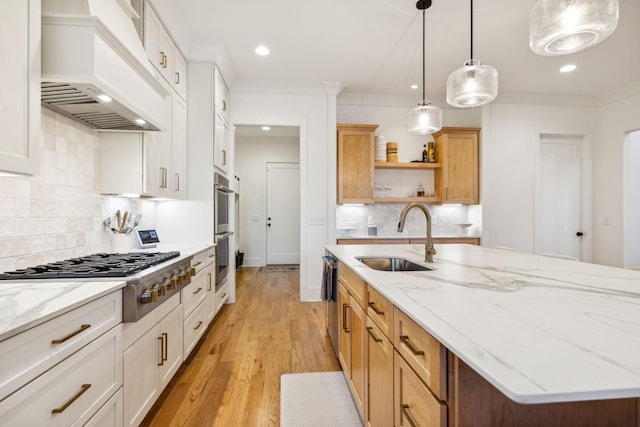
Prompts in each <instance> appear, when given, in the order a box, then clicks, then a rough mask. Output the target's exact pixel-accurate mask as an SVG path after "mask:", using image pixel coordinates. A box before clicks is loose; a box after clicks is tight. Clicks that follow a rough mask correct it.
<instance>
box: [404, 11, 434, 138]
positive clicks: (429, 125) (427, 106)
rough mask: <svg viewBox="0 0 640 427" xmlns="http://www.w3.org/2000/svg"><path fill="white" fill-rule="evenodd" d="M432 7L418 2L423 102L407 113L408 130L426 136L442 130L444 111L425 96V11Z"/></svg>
mask: <svg viewBox="0 0 640 427" xmlns="http://www.w3.org/2000/svg"><path fill="white" fill-rule="evenodd" d="M430 6H431V0H418V2H417V3H416V7H417V8H418V10H421V11H422V101H420V102H419V103H418V106H417V107H414V108H412V109H411V110H409V113H407V130H408V131H409V132H411V133H417V134H419V135H426V134H430V133H434V132H437V131H439V130H440V129H441V128H442V110H441V109H439V108H438V107H436V106H434V105H431V103H430V102H429V101H427V98H426V96H425V11H426V10H427V9H428V8H429V7H430Z"/></svg>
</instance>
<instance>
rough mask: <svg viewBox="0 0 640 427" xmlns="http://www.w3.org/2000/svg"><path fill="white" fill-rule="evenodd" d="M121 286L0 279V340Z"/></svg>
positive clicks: (113, 282) (108, 282)
mask: <svg viewBox="0 0 640 427" xmlns="http://www.w3.org/2000/svg"><path fill="white" fill-rule="evenodd" d="M124 286H125V282H123V281H78V280H75V281H64V280H42V281H25V280H1V281H0V341H4V340H6V339H8V338H11V337H12V336H14V335H17V334H19V333H20V332H24V331H26V330H27V329H30V328H33V327H34V326H37V325H39V324H41V323H44V322H46V321H48V320H51V319H53V318H54V317H57V316H60V315H61V314H64V313H66V312H68V311H71V310H73V309H75V308H77V307H80V306H81V305H84V304H87V303H88V302H91V301H93V300H95V299H98V298H100V297H101V296H103V295H107V294H109V293H111V292H115V291H117V290H119V289H122V288H123V287H124Z"/></svg>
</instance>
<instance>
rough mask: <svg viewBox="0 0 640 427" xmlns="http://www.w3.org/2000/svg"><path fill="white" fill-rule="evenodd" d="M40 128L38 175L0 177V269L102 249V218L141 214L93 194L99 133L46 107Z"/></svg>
mask: <svg viewBox="0 0 640 427" xmlns="http://www.w3.org/2000/svg"><path fill="white" fill-rule="evenodd" d="M42 126H43V144H42V150H43V152H42V155H41V156H40V162H41V165H40V174H39V175H36V176H0V271H11V270H15V269H18V268H25V267H29V266H34V265H37V264H41V263H47V262H52V261H56V260H61V259H65V258H70V257H76V256H81V255H87V254H90V253H96V252H105V251H108V250H109V244H110V236H109V233H108V232H107V231H106V230H105V229H104V227H103V224H102V222H103V220H104V218H105V217H106V216H108V215H112V214H113V212H115V208H118V209H136V210H143V206H141V205H142V204H144V201H140V200H133V201H129V200H127V199H123V198H113V197H104V196H101V195H100V194H99V182H98V180H99V176H100V175H99V171H98V170H97V168H98V167H99V163H100V162H99V155H100V143H99V142H100V135H99V133H97V132H95V131H93V130H92V129H91V128H89V127H87V126H83V125H82V124H79V123H78V122H76V121H73V120H71V119H69V118H67V117H65V116H63V115H61V114H58V113H56V112H54V111H52V110H49V109H47V108H43V109H42ZM118 199H120V200H118ZM146 203H147V204H151V205H153V202H146ZM132 205H133V206H132ZM112 210H113V212H111V211H112ZM144 210H145V211H146V212H147V213H148V212H149V209H148V208H144ZM152 215H153V212H151V216H152Z"/></svg>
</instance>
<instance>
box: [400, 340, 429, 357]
mask: <svg viewBox="0 0 640 427" xmlns="http://www.w3.org/2000/svg"><path fill="white" fill-rule="evenodd" d="M400 341H402V342H403V343H404V345H406V346H407V347H408V348H409V350H411V352H412V353H413V354H415V355H416V356H420V355H423V354H424V351H422V350H418V349H417V348H415V347H414V346H413V344H411V341H409V336H408V335H400Z"/></svg>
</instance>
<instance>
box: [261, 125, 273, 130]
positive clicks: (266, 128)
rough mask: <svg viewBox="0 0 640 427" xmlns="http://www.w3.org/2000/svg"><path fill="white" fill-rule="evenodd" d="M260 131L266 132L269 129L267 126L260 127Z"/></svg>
mask: <svg viewBox="0 0 640 427" xmlns="http://www.w3.org/2000/svg"><path fill="white" fill-rule="evenodd" d="M262 130H264V131H268V130H271V128H270V127H269V126H262Z"/></svg>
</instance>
